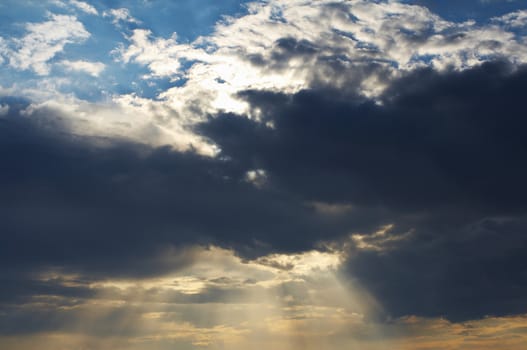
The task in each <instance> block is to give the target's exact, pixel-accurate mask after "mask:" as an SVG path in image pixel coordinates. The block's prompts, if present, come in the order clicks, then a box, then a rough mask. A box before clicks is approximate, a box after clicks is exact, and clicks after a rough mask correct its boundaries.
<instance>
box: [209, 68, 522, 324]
mask: <svg viewBox="0 0 527 350" xmlns="http://www.w3.org/2000/svg"><path fill="white" fill-rule="evenodd" d="M526 84H527V71H526V69H525V67H521V68H515V67H514V66H511V65H510V64H507V63H500V62H497V63H488V64H484V65H482V66H480V67H477V68H473V69H470V70H466V71H462V72H457V71H455V70H454V71H451V72H445V73H438V72H435V71H433V70H430V69H425V70H420V71H416V72H415V73H414V74H411V75H409V76H408V77H405V78H402V79H401V80H398V81H395V82H394V83H392V85H391V86H390V87H389V88H388V89H387V90H386V92H385V94H384V95H383V96H382V97H381V98H380V103H375V102H373V101H371V100H369V99H364V98H361V97H360V96H357V95H348V94H346V93H345V92H342V91H336V90H333V89H325V88H320V89H310V90H306V91H302V92H299V93H296V94H291V95H288V94H280V93H273V92H262V91H248V92H245V93H243V94H242V95H241V96H242V97H243V98H245V99H246V100H247V101H249V105H250V106H251V107H252V108H254V109H257V110H259V111H261V120H262V121H263V122H259V121H254V120H250V119H249V118H243V117H240V116H234V115H232V114H224V115H218V116H217V117H216V118H214V119H211V120H210V121H209V122H207V123H205V124H203V126H202V128H203V129H202V131H203V132H204V133H205V134H206V135H208V136H209V137H210V138H211V140H214V141H215V142H216V143H217V144H218V146H219V148H220V149H221V152H220V154H219V157H224V158H227V159H233V160H234V161H235V162H236V163H237V164H239V165H240V166H241V167H242V169H245V170H246V171H249V170H251V169H254V168H259V169H263V170H265V173H266V182H267V185H266V186H271V188H274V189H275V190H278V191H282V192H289V193H293V194H294V195H295V196H297V197H299V198H301V199H303V201H305V202H306V203H327V204H326V206H331V205H337V206H339V205H340V206H348V208H349V210H347V211H344V214H343V215H341V216H340V217H341V218H342V217H346V218H347V219H349V220H350V221H349V223H350V224H351V223H352V222H353V220H357V217H359V214H358V213H359V212H360V213H361V214H360V215H362V217H363V219H364V218H365V217H369V219H367V220H366V221H369V220H371V221H370V222H376V223H378V224H379V225H383V226H386V225H389V226H386V227H389V229H385V230H384V231H378V229H377V230H374V229H373V228H371V227H370V228H369V230H366V231H365V232H364V231H361V230H360V229H358V228H357V227H353V224H351V225H350V226H348V228H347V229H345V228H343V232H346V231H347V232H351V238H352V243H351V244H350V246H351V247H353V248H352V249H351V251H350V262H349V273H350V274H351V275H352V276H356V277H358V278H359V281H361V282H363V283H364V284H365V286H367V287H368V288H369V290H371V291H372V292H373V294H374V295H375V296H377V297H378V299H379V300H382V301H383V303H384V305H385V306H386V309H387V310H388V312H390V313H392V314H393V315H394V316H402V315H406V314H417V315H426V316H430V317H437V316H445V317H448V318H450V319H466V318H473V317H482V316H484V315H487V314H492V315H503V314H510V313H515V310H518V309H521V308H522V307H523V305H525V303H526V300H525V299H524V298H523V295H524V294H525V292H526V290H527V285H526V284H524V283H521V282H520V280H519V278H520V276H521V275H522V274H523V272H522V271H524V270H525V268H526V266H525V262H522V259H521V258H520V256H521V253H520V250H518V248H517V247H520V246H523V245H524V244H525V239H524V238H523V232H524V230H525V229H526V228H527V226H526V224H525V223H526V222H525V216H524V214H523V213H524V211H525V209H526V207H525V204H524V201H523V198H524V197H525V196H526V195H527V193H526V192H525V188H526V187H525V184H524V178H525V176H526V175H527V168H526V167H525V166H524V164H523V162H522V160H521V159H522V158H523V153H524V150H525V147H526V145H525V138H524V137H523V135H522V133H521V131H519V130H523V129H524V128H525V123H526V120H525V118H524V117H523V114H522V111H523V101H522V98H521V97H520V91H523V90H524V89H525V88H527V86H526ZM265 124H270V125H271V126H270V127H269V126H265ZM352 217H354V219H351V218H352ZM356 223H357V222H356ZM379 232H380V233H379ZM499 237H502V239H503V240H501V239H500V238H499ZM476 247H477V248H476ZM498 266H499V268H498ZM504 266H507V271H509V272H508V273H507V274H503V272H502V271H503V270H502V269H503V267H504ZM385 276H391V277H390V278H387V277H385ZM461 276H465V277H461ZM497 281H499V283H498V282H497ZM473 290H478V291H480V292H478V294H477V295H474V293H473ZM460 305H463V307H461V306H460Z"/></svg>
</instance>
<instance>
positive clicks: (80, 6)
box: [69, 0, 99, 16]
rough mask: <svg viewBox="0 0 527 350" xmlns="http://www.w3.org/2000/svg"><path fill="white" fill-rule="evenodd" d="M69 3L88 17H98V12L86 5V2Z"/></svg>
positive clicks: (76, 0)
mask: <svg viewBox="0 0 527 350" xmlns="http://www.w3.org/2000/svg"><path fill="white" fill-rule="evenodd" d="M69 3H70V4H71V5H72V6H75V7H76V8H78V9H79V10H81V11H82V12H85V13H87V14H90V15H95V16H97V15H99V12H97V9H96V8H95V7H93V6H92V5H90V4H88V3H87V2H84V1H78V0H70V1H69Z"/></svg>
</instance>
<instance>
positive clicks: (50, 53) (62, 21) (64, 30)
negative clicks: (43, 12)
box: [6, 14, 90, 75]
mask: <svg viewBox="0 0 527 350" xmlns="http://www.w3.org/2000/svg"><path fill="white" fill-rule="evenodd" d="M48 17H49V20H48V21H46V22H40V23H27V24H25V29H26V35H24V36H23V37H21V38H13V39H11V40H10V42H8V45H9V49H8V51H7V54H6V55H7V58H8V60H9V65H10V66H11V67H14V68H16V69H20V70H27V69H31V70H33V71H34V72H35V73H37V74H38V75H48V74H49V72H50V64H49V62H50V60H52V59H53V58H54V57H55V56H56V55H57V54H59V53H60V52H62V51H63V50H64V47H65V46H66V45H67V44H75V43H81V42H83V41H84V40H86V39H88V38H89V37H90V33H89V32H88V31H86V29H85V28H84V25H83V24H82V23H81V22H79V21H78V20H77V18H76V17H75V16H68V15H56V14H49V16H48Z"/></svg>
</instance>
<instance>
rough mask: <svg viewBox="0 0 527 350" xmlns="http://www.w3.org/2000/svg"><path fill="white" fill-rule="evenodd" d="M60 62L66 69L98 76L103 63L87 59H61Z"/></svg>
mask: <svg viewBox="0 0 527 350" xmlns="http://www.w3.org/2000/svg"><path fill="white" fill-rule="evenodd" d="M60 64H61V65H62V66H64V68H65V69H66V70H70V71H77V72H84V73H87V74H90V75H91V76H94V77H98V76H99V74H101V72H102V71H103V70H104V68H105V65H104V63H102V62H89V61H83V60H78V61H68V60H65V61H61V62H60Z"/></svg>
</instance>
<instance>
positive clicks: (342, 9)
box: [119, 0, 527, 123]
mask: <svg viewBox="0 0 527 350" xmlns="http://www.w3.org/2000/svg"><path fill="white" fill-rule="evenodd" d="M247 6H248V14H246V15H244V16H241V17H239V18H226V19H225V20H223V21H222V22H220V23H219V24H217V26H216V28H215V31H214V32H213V33H212V34H211V35H210V36H207V37H200V38H198V39H197V40H196V41H195V42H193V43H190V44H181V43H178V41H177V37H176V36H175V35H173V36H172V37H170V38H158V37H154V36H153V35H152V33H151V32H150V31H149V30H146V29H136V30H134V31H133V33H132V35H131V36H130V37H129V38H128V39H129V45H128V46H126V47H125V46H123V47H121V48H120V49H119V51H120V55H121V56H120V57H121V60H122V61H123V62H134V63H139V64H142V65H144V66H146V67H148V69H149V70H150V72H151V73H150V74H149V75H147V76H145V77H144V78H147V79H148V78H157V77H168V78H173V79H178V78H181V77H184V78H185V79H187V81H186V83H185V84H184V85H183V86H178V87H174V88H171V89H169V90H167V91H165V92H163V93H161V94H160V96H159V97H161V98H162V99H164V100H165V101H166V103H167V104H168V105H169V106H170V107H171V108H172V109H174V110H175V111H177V115H179V116H185V117H184V119H185V120H186V121H185V122H186V123H191V122H192V121H199V120H200V115H201V116H202V115H205V114H207V113H215V112H217V111H220V110H224V111H228V112H234V113H247V114H249V115H250V116H251V117H253V118H256V119H257V118H258V115H257V113H258V111H250V110H248V108H249V106H248V105H247V104H246V103H245V102H244V101H242V100H240V99H239V98H238V97H237V93H238V92H240V91H244V90H247V89H264V90H272V91H280V92H285V93H294V92H296V91H299V90H301V89H304V88H307V87H309V86H311V85H313V84H327V85H331V86H332V87H336V88H341V89H350V88H357V90H358V92H360V93H362V94H363V95H365V96H368V97H375V96H377V95H379V94H380V93H382V91H383V90H384V88H385V87H386V86H387V85H388V84H389V82H390V80H391V79H393V78H396V77H399V76H401V75H403V74H405V73H406V72H409V71H412V70H415V69H417V68H420V67H423V66H431V67H433V68H435V69H437V70H445V69H450V68H454V69H466V68H468V67H472V66H474V65H478V64H481V63H482V62H484V61H486V60H489V59H492V58H493V57H507V58H508V59H509V60H511V61H513V62H517V63H521V62H527V47H526V46H525V45H524V43H522V42H521V41H518V39H517V38H516V36H515V34H514V33H511V32H508V31H507V30H506V28H504V27H500V26H496V25H488V26H476V24H475V23H474V22H472V21H468V22H463V23H455V22H450V21H446V20H444V19H442V18H440V17H439V16H437V15H435V14H433V13H431V12H430V11H429V10H428V9H427V8H425V7H421V6H413V5H406V4H402V3H399V2H396V1H387V2H372V1H366V0H353V1H334V0H319V1H306V0H287V1H286V0H274V1H268V2H255V3H250V4H249V5H247ZM183 62H193V63H192V64H191V67H190V68H186V66H183V64H182V63H183ZM335 67H337V68H335ZM181 118H183V117H181Z"/></svg>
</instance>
